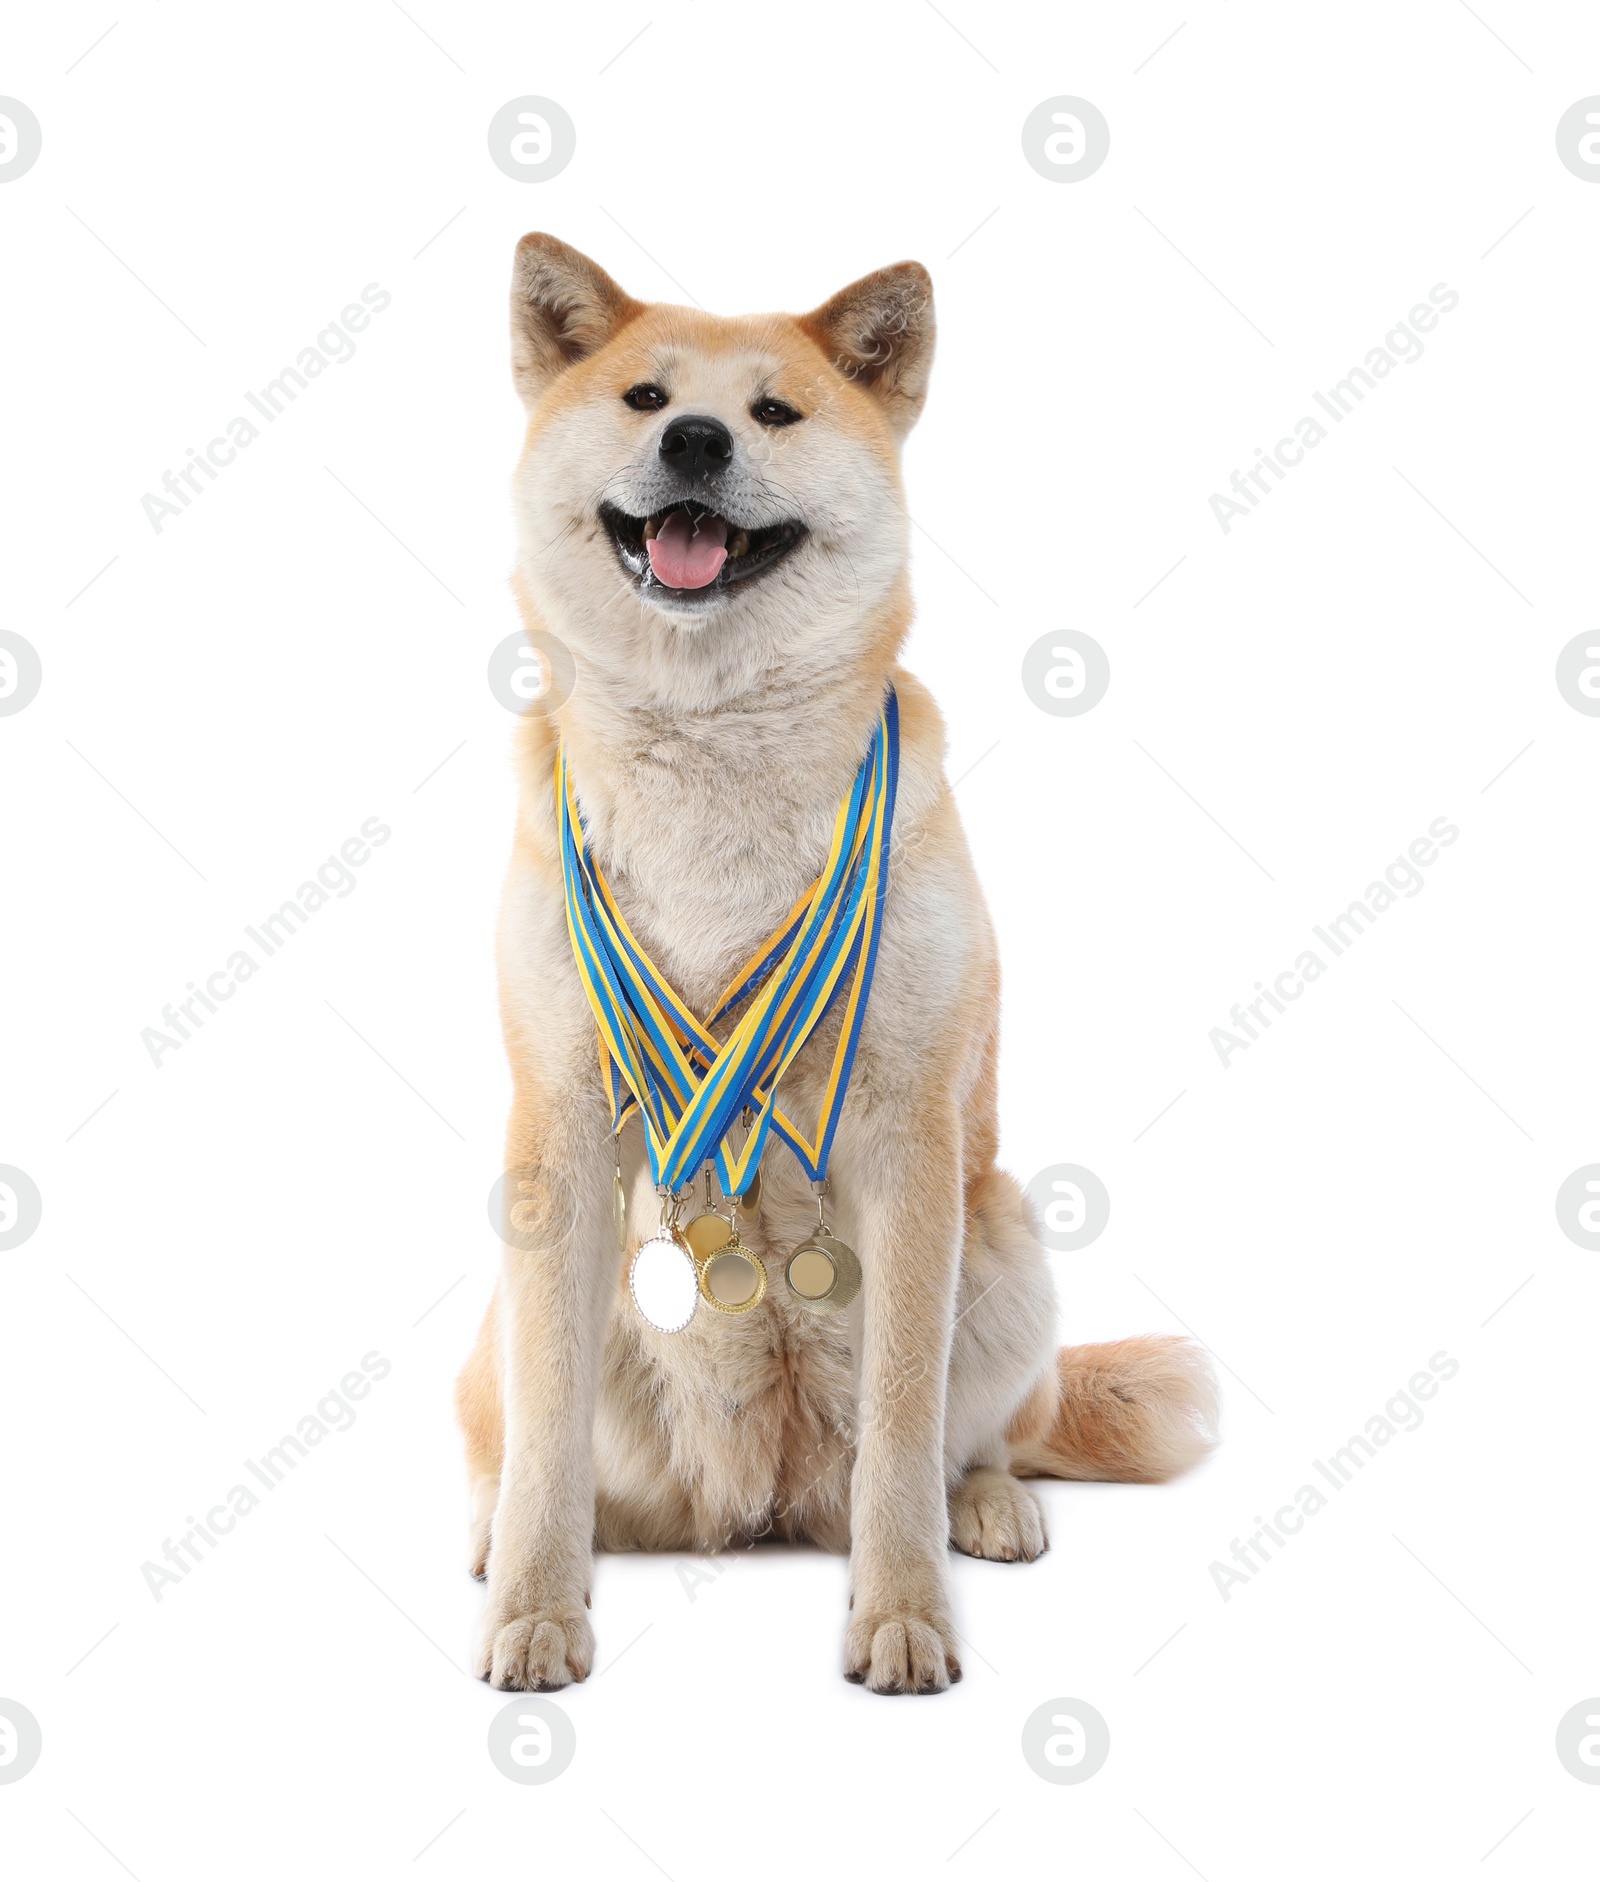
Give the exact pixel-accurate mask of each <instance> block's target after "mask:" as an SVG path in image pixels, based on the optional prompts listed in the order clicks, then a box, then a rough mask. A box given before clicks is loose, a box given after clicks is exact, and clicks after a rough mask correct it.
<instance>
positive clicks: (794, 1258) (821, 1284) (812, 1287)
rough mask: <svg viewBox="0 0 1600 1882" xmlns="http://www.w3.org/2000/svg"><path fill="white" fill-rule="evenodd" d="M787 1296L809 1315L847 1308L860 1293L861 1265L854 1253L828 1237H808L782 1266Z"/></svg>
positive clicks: (832, 1237) (846, 1246)
mask: <svg viewBox="0 0 1600 1882" xmlns="http://www.w3.org/2000/svg"><path fill="white" fill-rule="evenodd" d="M783 1278H784V1280H785V1281H786V1282H787V1283H788V1285H789V1292H790V1293H791V1294H793V1296H794V1297H795V1299H796V1300H797V1301H799V1303H800V1305H801V1306H802V1307H805V1308H808V1309H809V1310H810V1311H811V1312H812V1313H832V1312H833V1311H834V1309H835V1308H837V1307H848V1306H849V1305H850V1303H851V1301H853V1300H854V1299H855V1297H856V1295H857V1294H859V1293H860V1292H861V1263H860V1262H859V1261H857V1259H856V1251H855V1250H854V1249H853V1248H851V1247H850V1246H849V1244H848V1243H846V1242H841V1241H839V1240H837V1239H836V1238H835V1237H834V1236H832V1235H822V1234H818V1235H811V1236H808V1237H807V1238H806V1240H805V1241H803V1242H802V1243H801V1244H800V1246H799V1247H798V1248H797V1249H796V1250H795V1251H794V1253H793V1254H792V1255H791V1256H790V1257H789V1259H788V1261H787V1262H786V1263H785V1264H784V1270H783Z"/></svg>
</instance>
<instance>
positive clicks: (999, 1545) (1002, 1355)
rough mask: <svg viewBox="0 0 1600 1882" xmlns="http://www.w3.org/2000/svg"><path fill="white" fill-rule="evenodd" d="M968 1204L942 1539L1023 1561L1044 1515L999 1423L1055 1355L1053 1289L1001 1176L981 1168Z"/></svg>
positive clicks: (969, 1551) (1040, 1541)
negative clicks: (1016, 1469) (1020, 1477)
mask: <svg viewBox="0 0 1600 1882" xmlns="http://www.w3.org/2000/svg"><path fill="white" fill-rule="evenodd" d="M967 1205H968V1206H967V1229H966V1237H965V1240H964V1243H963V1246H962V1251H961V1278H960V1286H959V1292H958V1295H957V1299H956V1319H955V1329H954V1334H953V1337H952V1340H951V1347H950V1384H949V1395H948V1398H947V1400H946V1405H945V1474H946V1481H947V1486H948V1490H949V1501H950V1542H951V1545H952V1546H953V1547H954V1548H957V1549H959V1550H961V1551H962V1553H963V1554H966V1555H979V1556H983V1557H984V1558H985V1559H986V1560H988V1561H991V1562H1031V1561H1032V1560H1033V1559H1034V1558H1035V1557H1036V1556H1038V1555H1041V1554H1042V1553H1043V1552H1044V1550H1045V1548H1046V1547H1047V1546H1048V1545H1047V1543H1046V1539H1045V1525H1044V1513H1043V1511H1042V1510H1041V1509H1040V1507H1039V1499H1038V1498H1037V1497H1036V1496H1035V1495H1034V1494H1033V1492H1032V1491H1031V1490H1030V1489H1028V1488H1027V1486H1026V1485H1025V1484H1021V1483H1019V1482H1018V1481H1017V1479H1016V1478H1015V1477H1014V1476H1013V1475H1012V1472H1011V1446H1010V1444H1009V1442H1008V1441H1007V1437H1006V1429H1007V1426H1008V1424H1009V1423H1010V1421H1011V1418H1012V1416H1013V1415H1014V1413H1015V1411H1016V1408H1017V1406H1018V1405H1019V1404H1020V1403H1022V1402H1023V1401H1025V1400H1026V1399H1027V1398H1028V1397H1029V1395H1030V1394H1031V1392H1032V1391H1033V1389H1034V1383H1035V1381H1036V1380H1037V1379H1038V1378H1039V1376H1040V1375H1041V1374H1042V1373H1043V1372H1045V1371H1046V1369H1047V1368H1048V1367H1049V1365H1050V1361H1051V1358H1052V1356H1053V1355H1054V1352H1055V1321H1056V1302H1055V1290H1054V1289H1053V1287H1052V1286H1051V1282H1050V1271H1049V1269H1048V1267H1047V1266H1046V1264H1045V1258H1044V1251H1043V1250H1042V1249H1041V1248H1040V1246H1039V1244H1038V1242H1037V1240H1036V1239H1035V1238H1034V1236H1033V1233H1032V1231H1031V1230H1030V1229H1029V1227H1028V1223H1027V1217H1026V1214H1025V1212H1024V1209H1023V1203H1022V1197H1021V1195H1020V1193H1019V1191H1018V1190H1017V1187H1016V1184H1015V1183H1014V1182H1013V1181H1012V1180H1011V1178H1010V1177H1008V1176H1005V1175H1002V1174H1001V1173H1000V1172H999V1171H994V1170H992V1171H990V1173H989V1174H988V1175H987V1176H986V1177H984V1178H982V1179H981V1180H980V1181H979V1182H978V1183H976V1184H975V1185H974V1186H973V1188H972V1190H971V1191H970V1192H969V1194H968V1198H967Z"/></svg>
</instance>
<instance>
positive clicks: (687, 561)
mask: <svg viewBox="0 0 1600 1882" xmlns="http://www.w3.org/2000/svg"><path fill="white" fill-rule="evenodd" d="M600 520H601V522H602V523H604V524H605V526H606V529H607V531H608V533H609V534H610V537H611V540H612V542H613V543H614V544H615V545H616V551H617V555H618V557H619V558H620V560H621V562H622V566H623V567H624V568H625V569H626V570H627V572H628V574H629V575H630V576H631V577H632V578H633V580H634V581H635V582H636V583H637V584H638V586H639V588H640V589H660V590H664V591H665V593H666V594H667V595H670V596H671V597H673V598H674V599H675V600H679V601H688V602H694V601H702V600H710V599H711V598H712V597H714V596H717V595H721V594H726V592H727V591H728V590H729V589H730V588H736V587H738V586H739V584H740V583H741V582H748V581H753V580H754V579H755V578H756V577H757V576H758V575H765V574H766V573H767V571H768V570H769V569H773V568H776V567H777V565H778V564H779V563H780V562H781V561H782V560H783V558H784V557H785V556H786V555H787V554H788V553H789V551H790V550H791V549H793V548H794V547H795V546H796V545H797V544H798V543H799V542H800V541H801V540H802V539H803V538H804V536H805V533H806V529H805V525H804V524H803V523H773V524H771V525H769V526H768V527H767V528H765V529H745V528H741V527H740V526H739V525H738V524H736V523H730V522H729V521H728V519H727V518H726V517H725V516H718V514H717V513H716V511H715V510H708V509H707V508H706V507H705V505H704V504H701V503H675V504H673V505H672V506H671V507H670V508H669V509H665V510H658V511H657V512H656V514H655V515H654V516H629V515H628V513H627V511H626V510H619V509H618V508H617V507H616V505H615V504H611V503H603V504H601V506H600Z"/></svg>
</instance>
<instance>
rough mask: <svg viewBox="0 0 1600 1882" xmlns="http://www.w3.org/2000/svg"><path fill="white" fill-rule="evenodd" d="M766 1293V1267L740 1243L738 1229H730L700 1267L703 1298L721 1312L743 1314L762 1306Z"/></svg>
mask: <svg viewBox="0 0 1600 1882" xmlns="http://www.w3.org/2000/svg"><path fill="white" fill-rule="evenodd" d="M718 1220H719V1221H721V1220H722V1218H721V1217H718ZM691 1226H693V1225H692V1224H691ZM723 1226H724V1227H725V1228H726V1227H727V1226H728V1225H727V1223H726V1222H724V1223H723ZM766 1292H767V1270H766V1266H765V1264H764V1263H763V1262H762V1261H761V1260H760V1259H759V1258H758V1257H757V1256H756V1255H754V1254H753V1253H752V1252H751V1251H750V1250H749V1249H748V1248H746V1247H745V1245H744V1243H743V1242H742V1241H740V1239H739V1232H738V1230H737V1229H736V1228H735V1229H731V1230H730V1231H729V1235H728V1238H727V1239H726V1240H725V1241H724V1242H723V1243H722V1245H721V1246H720V1247H719V1248H718V1249H717V1251H716V1253H715V1254H713V1255H712V1257H711V1259H710V1260H709V1261H703V1262H701V1264H700V1298H701V1299H702V1300H704V1301H707V1302H709V1304H710V1305H711V1306H713V1307H715V1308H716V1310H717V1312H718V1313H727V1314H740V1313H749V1311H750V1310H751V1308H752V1307H759V1306H760V1305H761V1302H762V1300H763V1299H764V1298H765V1296H766Z"/></svg>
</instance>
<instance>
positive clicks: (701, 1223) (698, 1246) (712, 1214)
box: [683, 1163, 733, 1268]
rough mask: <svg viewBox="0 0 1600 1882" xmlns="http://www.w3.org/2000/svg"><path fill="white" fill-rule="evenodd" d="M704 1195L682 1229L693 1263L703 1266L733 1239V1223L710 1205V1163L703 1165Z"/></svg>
mask: <svg viewBox="0 0 1600 1882" xmlns="http://www.w3.org/2000/svg"><path fill="white" fill-rule="evenodd" d="M705 1183H706V1196H705V1204H704V1206H703V1207H702V1209H701V1211H700V1213H699V1215H697V1216H696V1217H695V1219H694V1220H693V1221H692V1222H691V1223H690V1224H689V1226H688V1227H687V1228H686V1229H685V1230H684V1232H683V1234H684V1239H685V1241H687V1242H688V1244H689V1252H690V1253H691V1254H692V1255H693V1256H694V1258H695V1263H696V1265H697V1266H699V1267H702V1268H703V1267H704V1266H705V1264H706V1263H707V1262H708V1261H709V1260H710V1259H711V1257H712V1256H713V1255H714V1254H715V1253H716V1252H717V1250H718V1249H719V1248H721V1247H722V1245H723V1244H724V1243H725V1242H730V1241H732V1240H733V1224H732V1222H730V1221H729V1220H728V1218H727V1217H726V1216H724V1215H718V1214H717V1212H716V1210H715V1209H714V1208H713V1207H712V1206H711V1165H710V1164H709V1163H708V1164H707V1165H706V1167H705Z"/></svg>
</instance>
